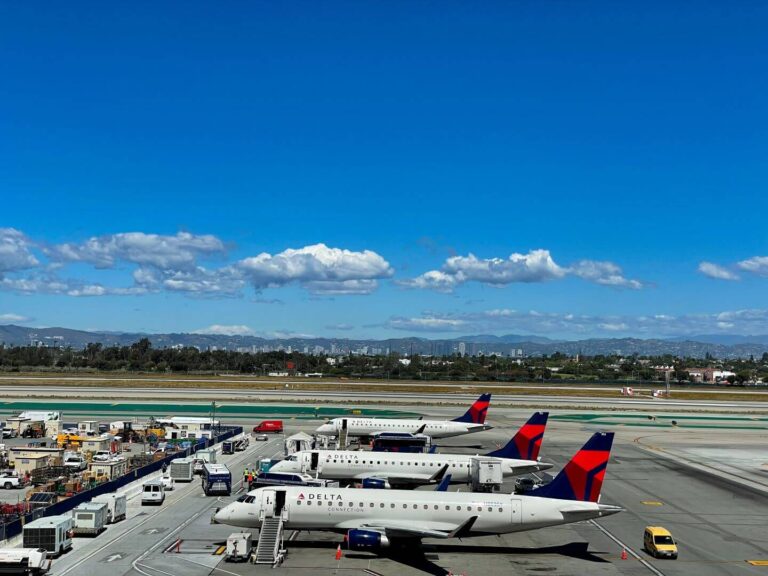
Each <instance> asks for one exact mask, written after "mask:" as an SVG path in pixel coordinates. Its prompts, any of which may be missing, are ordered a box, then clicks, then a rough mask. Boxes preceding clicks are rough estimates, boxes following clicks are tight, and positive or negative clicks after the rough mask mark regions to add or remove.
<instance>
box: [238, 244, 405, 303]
mask: <svg viewBox="0 0 768 576" xmlns="http://www.w3.org/2000/svg"><path fill="white" fill-rule="evenodd" d="M235 268H236V269H237V270H239V271H240V272H241V273H242V275H243V277H244V278H246V279H247V280H248V281H249V282H250V283H251V284H252V285H253V286H254V288H255V289H256V290H261V289H264V288H277V287H280V286H285V285H286V284H290V283H292V282H297V283H299V284H300V285H301V286H303V287H304V288H306V289H307V290H309V291H311V292H313V293H317V294H369V293H370V292H372V291H373V290H375V289H376V287H377V282H376V280H378V279H381V278H388V277H389V276H391V275H392V274H393V269H392V267H391V266H390V265H389V263H388V262H387V261H386V260H385V259H384V258H382V257H381V256H380V255H378V254H377V253H376V252H372V251H370V250H364V251H362V252H353V251H351V250H344V249H340V248H329V247H328V246H326V245H325V244H314V245H312V246H305V247H304V248H299V249H293V248H289V249H287V250H284V251H283V252H280V253H278V254H274V255H272V254H267V253H266V252H265V253H262V254H259V255H258V256H253V257H250V258H245V259H243V260H240V261H239V262H237V263H236V264H235Z"/></svg>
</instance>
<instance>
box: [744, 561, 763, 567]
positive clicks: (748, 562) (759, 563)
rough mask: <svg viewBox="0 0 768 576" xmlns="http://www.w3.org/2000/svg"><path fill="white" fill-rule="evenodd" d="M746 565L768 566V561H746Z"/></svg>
mask: <svg viewBox="0 0 768 576" xmlns="http://www.w3.org/2000/svg"><path fill="white" fill-rule="evenodd" d="M747 564H752V566H768V560H747Z"/></svg>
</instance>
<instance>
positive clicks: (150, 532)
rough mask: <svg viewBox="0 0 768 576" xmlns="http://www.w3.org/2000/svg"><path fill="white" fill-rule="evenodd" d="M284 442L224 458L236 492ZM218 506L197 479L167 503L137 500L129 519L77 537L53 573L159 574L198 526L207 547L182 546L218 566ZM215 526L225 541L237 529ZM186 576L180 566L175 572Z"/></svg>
mask: <svg viewBox="0 0 768 576" xmlns="http://www.w3.org/2000/svg"><path fill="white" fill-rule="evenodd" d="M282 438H283V437H282V436H278V437H276V438H274V439H271V440H270V441H269V442H252V443H251V445H250V447H249V449H248V450H246V451H244V452H242V453H236V454H234V455H229V456H223V457H221V458H220V461H221V462H223V463H224V464H227V465H228V466H229V467H230V470H231V471H232V479H233V484H234V486H233V488H234V489H237V488H239V485H240V481H241V479H242V470H243V467H244V466H245V465H246V464H248V465H250V464H254V463H256V462H257V461H258V460H259V459H260V458H270V457H273V456H274V455H275V454H276V453H278V452H279V453H281V454H282ZM217 506H220V502H219V499H218V498H216V497H213V496H211V497H206V496H205V495H204V494H203V491H202V488H201V487H200V480H199V479H198V478H197V477H195V478H194V479H193V481H192V482H191V483H189V484H182V483H179V484H177V485H176V488H175V489H174V490H173V491H171V492H168V493H166V500H165V503H164V504H163V505H162V506H159V507H154V506H152V507H150V506H141V502H140V496H137V497H135V498H133V499H131V500H130V501H129V505H128V519H126V520H124V521H123V522H120V523H118V524H114V525H110V526H109V527H108V529H107V530H106V531H105V532H104V533H102V534H101V535H100V536H98V537H97V538H93V539H88V538H76V539H75V540H74V542H75V546H74V548H73V550H71V551H70V552H68V553H67V554H65V555H64V556H62V557H61V558H59V559H56V560H54V562H53V567H52V570H51V575H52V576H81V575H88V576H101V575H108V576H122V575H126V574H131V575H136V574H143V575H144V576H147V575H148V574H150V575H152V576H158V575H160V574H163V572H162V571H157V570H154V571H153V570H152V566H151V565H152V563H153V562H155V561H156V560H155V556H154V555H155V554H158V555H160V557H161V558H162V557H163V556H165V557H166V558H168V557H169V555H167V554H163V550H165V548H166V547H167V546H169V545H171V544H173V543H174V542H175V541H176V539H177V538H179V537H180V535H181V534H182V533H183V531H184V529H185V528H187V527H189V526H190V525H193V524H195V523H196V522H197V523H198V525H202V526H204V527H205V528H206V534H205V535H206V538H205V544H202V543H201V542H202V539H197V542H189V541H187V542H182V544H181V546H182V549H187V550H190V548H199V549H204V550H205V552H204V553H203V554H200V556H201V557H210V558H212V559H213V561H214V563H215V562H218V560H219V558H218V557H213V556H212V551H213V550H215V544H214V542H215V540H216V532H217V531H216V530H211V528H214V527H211V526H210V519H211V515H212V514H213V511H214V509H215V508H216V507H217ZM215 528H218V532H220V534H219V536H220V537H221V538H223V539H224V540H226V536H227V535H228V534H229V533H231V532H232V531H233V530H232V529H231V527H219V526H216V527H215ZM205 546H208V548H205ZM190 551H191V550H190ZM147 567H148V568H147ZM209 571H210V568H209V569H208V572H209ZM208 572H205V573H206V574H207V573H208ZM185 573H186V572H185V571H180V570H179V569H178V567H177V568H176V569H175V570H174V571H172V572H171V574H185Z"/></svg>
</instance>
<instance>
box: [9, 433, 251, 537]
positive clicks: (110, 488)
mask: <svg viewBox="0 0 768 576" xmlns="http://www.w3.org/2000/svg"><path fill="white" fill-rule="evenodd" d="M242 433H243V427H242V426H220V427H219V433H218V434H217V435H216V436H215V437H213V438H211V439H210V440H208V439H203V440H200V441H198V442H196V443H195V444H193V445H192V446H190V447H189V448H187V449H186V450H183V451H181V452H175V453H173V454H170V455H168V456H166V457H165V458H161V459H160V460H156V461H154V462H152V463H151V464H147V465H146V466H142V467H141V468H136V469H134V470H131V471H130V472H129V473H128V474H126V475H125V476H121V477H120V478H116V479H115V480H110V481H109V482H104V483H103V484H99V485H98V486H95V487H93V488H91V489H89V490H85V491H83V492H78V493H77V494H74V495H72V496H70V497H69V498H67V499H66V500H63V501H61V502H57V503H56V504H51V505H50V506H47V507H45V508H38V509H37V510H35V511H33V512H31V513H29V514H25V515H24V516H22V517H19V518H18V519H16V520H14V521H13V522H9V523H7V524H0V540H7V539H8V538H13V537H14V536H18V535H19V534H21V531H22V530H23V529H24V525H25V524H28V523H29V522H32V521H33V520H37V519H38V518H42V517H43V516H58V515H59V514H65V513H67V512H69V511H70V510H72V509H73V508H76V507H77V506H79V505H80V504H82V503H83V502H89V501H90V500H91V498H93V497H94V496H100V495H101V494H108V493H110V492H115V491H116V490H117V489H119V488H122V487H123V486H125V485H127V484H130V483H131V482H135V481H136V480H138V479H139V478H143V477H144V476H147V475H148V474H152V473H153V472H157V471H158V470H160V469H161V468H162V467H163V464H170V462H171V460H175V459H176V458H181V457H184V456H190V455H192V454H194V453H195V452H197V451H198V450H202V449H204V448H208V446H212V445H214V444H218V443H219V442H223V441H224V440H228V439H229V438H232V437H233V436H237V435H238V434H242Z"/></svg>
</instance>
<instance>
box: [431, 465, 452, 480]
mask: <svg viewBox="0 0 768 576" xmlns="http://www.w3.org/2000/svg"><path fill="white" fill-rule="evenodd" d="M447 471H448V464H443V466H442V467H441V468H440V470H438V471H437V472H435V473H434V474H432V476H430V477H429V481H430V482H441V481H442V480H443V478H444V477H445V473H446V472H447Z"/></svg>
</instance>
